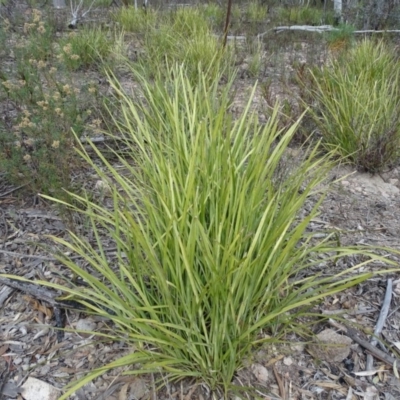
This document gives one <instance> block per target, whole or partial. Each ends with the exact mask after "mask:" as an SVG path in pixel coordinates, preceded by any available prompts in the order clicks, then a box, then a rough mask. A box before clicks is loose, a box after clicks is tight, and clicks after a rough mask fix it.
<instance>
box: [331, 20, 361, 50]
mask: <svg viewBox="0 0 400 400" xmlns="http://www.w3.org/2000/svg"><path fill="white" fill-rule="evenodd" d="M354 31H355V28H354V26H352V25H348V24H341V25H339V26H338V27H337V29H336V30H333V31H330V32H328V33H327V34H326V41H327V43H328V46H329V49H330V50H331V51H333V52H334V53H337V52H340V51H342V50H348V49H349V47H350V46H351V45H353V44H354Z"/></svg>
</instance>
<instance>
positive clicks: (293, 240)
mask: <svg viewBox="0 0 400 400" xmlns="http://www.w3.org/2000/svg"><path fill="white" fill-rule="evenodd" d="M200 69H201V67H200ZM168 75H169V76H172V77H174V79H170V80H169V81H167V82H166V81H165V75H164V73H160V74H159V75H158V76H157V77H156V78H155V80H154V82H152V83H151V82H149V81H148V80H147V78H146V76H145V75H144V76H136V78H137V79H138V81H139V82H140V86H141V90H140V91H138V92H137V96H135V97H134V98H132V97H129V96H128V95H127V94H125V93H124V92H123V91H122V90H121V89H120V85H119V83H118V81H117V80H116V79H115V78H114V77H113V76H111V77H110V81H111V85H112V86H113V88H114V90H115V91H116V92H117V95H118V98H120V99H122V104H121V107H122V114H123V118H122V119H121V120H120V119H116V120H115V121H114V122H115V124H116V126H117V127H118V131H119V133H120V134H121V135H122V139H121V140H122V143H123V145H124V146H123V147H125V148H127V149H128V151H127V153H126V154H124V155H121V154H117V153H116V154H115V155H116V157H118V161H119V163H120V164H122V165H123V166H124V167H125V169H126V171H127V173H125V174H123V175H121V174H120V170H116V169H115V168H114V167H113V166H112V165H111V164H110V163H108V161H107V160H106V159H105V158H104V156H102V154H101V153H100V151H99V150H98V149H96V148H95V147H93V150H94V151H96V153H97V155H98V157H99V158H100V159H101V160H102V162H103V166H102V167H99V166H98V164H96V163H95V162H93V161H91V159H90V157H89V155H88V154H87V153H86V152H85V151H84V150H83V148H82V150H81V154H82V155H83V157H84V158H85V160H86V161H88V162H89V163H90V164H91V165H92V167H93V168H95V169H96V172H97V173H98V174H99V175H100V177H101V178H102V179H104V180H106V181H108V182H109V183H110V186H111V188H112V196H113V199H114V207H113V209H112V210H109V209H106V208H104V207H102V206H99V205H96V204H95V203H92V202H90V201H89V200H87V199H85V198H80V197H78V196H74V197H75V198H76V199H77V200H78V202H80V203H82V204H83V205H84V207H83V209H86V211H84V214H85V215H86V217H87V218H89V219H90V220H91V221H92V227H93V232H94V237H95V238H96V240H95V242H96V243H95V244H94V246H93V247H92V245H90V244H89V243H88V242H86V241H85V240H84V239H82V238H80V237H78V236H75V235H72V239H73V240H72V242H70V243H68V242H66V241H64V240H62V239H59V238H54V240H55V241H56V242H58V243H61V244H63V245H64V246H65V247H66V248H67V249H68V251H70V254H79V255H80V256H81V257H82V258H83V260H84V261H85V262H86V263H87V265H89V269H84V268H81V267H80V266H79V265H78V264H77V263H76V262H74V260H73V259H70V258H68V257H61V258H60V259H61V260H62V261H63V263H64V264H65V265H67V266H68V267H69V268H70V269H71V271H73V272H74V273H75V274H76V275H77V276H80V277H82V278H83V279H84V280H85V281H86V282H87V283H88V285H89V287H85V289H82V288H81V287H79V286H76V287H74V286H73V287H72V288H71V287H69V288H65V287H63V290H64V291H66V292H67V293H70V294H71V295H72V296H73V297H74V298H76V299H77V300H78V301H80V302H82V304H85V305H86V306H87V307H88V308H89V309H91V310H92V312H94V313H95V314H99V315H103V316H105V317H107V318H109V319H110V320H111V321H112V322H113V323H114V324H115V327H113V328H112V330H111V331H110V336H109V337H110V338H114V339H116V340H118V338H122V337H124V338H125V339H124V340H128V341H129V342H130V343H131V344H132V345H133V346H134V347H135V349H136V350H135V351H133V352H132V353H131V354H129V355H128V356H125V357H123V358H122V359H119V360H117V361H115V362H113V363H110V364H108V365H106V366H104V367H102V368H100V369H98V370H95V371H93V372H92V373H90V374H89V375H88V376H87V377H85V378H84V379H83V380H81V381H79V382H78V383H77V385H76V386H74V387H73V388H72V389H71V391H69V392H68V393H66V394H65V395H64V396H63V397H62V399H65V398H67V396H68V394H69V393H72V392H73V391H74V390H76V389H77V388H78V387H79V386H81V385H83V384H85V383H86V382H88V381H89V380H91V379H93V378H95V377H96V376H99V375H101V374H102V373H104V372H105V371H107V370H108V369H111V368H114V367H117V366H134V365H136V366H139V367H138V368H132V369H131V370H130V371H128V372H127V373H128V374H130V373H132V374H141V373H146V372H160V371H162V372H163V373H164V374H165V375H164V376H166V377H167V378H168V379H172V380H175V379H180V378H183V377H192V378H195V379H199V380H202V381H203V382H205V383H206V384H207V385H208V386H209V387H210V389H211V390H215V391H218V392H220V394H222V393H225V394H226V393H228V392H229V391H230V390H234V389H235V387H234V385H233V378H234V374H235V372H236V371H237V370H238V369H239V368H241V367H242V366H243V362H244V360H245V359H246V357H248V356H249V355H250V354H251V350H252V348H253V347H254V346H255V345H257V344H260V343H262V342H264V341H266V342H268V341H270V342H274V341H277V340H279V339H280V338H281V337H282V335H283V334H284V332H285V331H286V329H287V328H289V329H293V326H292V325H291V324H292V323H293V322H294V320H295V318H297V317H299V316H300V315H302V314H304V313H307V309H308V308H307V307H308V306H309V305H310V304H313V303H314V302H316V301H318V300H319V299H321V298H323V297H325V296H327V295H329V294H332V293H336V292H338V291H340V290H343V289H344V288H346V287H349V286H351V285H354V284H356V283H357V282H360V281H362V280H364V279H366V278H367V277H368V276H369V274H368V273H361V274H359V275H349V276H345V275H344V274H345V272H343V273H341V274H338V275H336V276H329V275H326V276H324V277H322V276H321V277H320V276H316V275H315V274H314V273H310V272H308V271H309V270H308V268H309V267H310V266H312V265H314V263H315V264H320V263H321V262H325V263H326V265H327V268H328V265H329V263H331V262H333V260H334V259H335V260H336V259H337V258H340V257H341V256H344V255H347V254H350V253H352V254H354V253H358V252H360V250H355V249H352V248H345V247H342V248H335V247H332V245H331V243H330V242H329V236H328V237H327V238H325V239H322V240H321V239H319V240H317V239H315V238H314V239H313V235H312V233H307V232H306V228H307V225H308V223H309V221H310V220H311V219H312V218H313V217H315V216H316V214H317V209H318V205H319V202H320V201H322V199H323V197H324V194H323V191H322V192H320V191H319V190H317V187H318V186H319V185H321V184H323V182H324V179H325V176H326V172H327V170H328V169H329V168H330V166H331V163H330V162H329V161H328V159H327V158H322V159H321V158H319V159H317V157H316V153H317V149H310V151H309V154H308V157H306V158H305V159H304V160H303V161H302V162H301V163H300V164H299V165H298V168H297V169H296V170H294V171H292V172H291V173H290V174H287V175H285V174H281V175H280V179H277V176H279V172H280V168H281V165H282V164H281V163H282V159H283V158H282V157H283V153H284V150H285V148H286V147H287V145H288V144H289V142H290V140H291V138H292V136H293V134H294V132H295V130H296V128H297V123H296V124H294V125H293V126H291V127H289V128H287V129H285V130H279V129H278V109H275V110H274V112H273V114H272V116H271V118H270V119H269V121H268V122H267V124H266V125H265V126H262V125H260V124H259V122H258V120H257V117H256V116H255V115H253V114H251V113H250V111H249V108H250V104H251V101H252V96H253V94H254V90H253V94H252V95H251V96H250V98H249V101H248V104H247V106H246V109H245V110H244V112H243V114H242V115H241V116H240V117H239V118H238V119H237V120H233V119H232V117H231V115H230V113H229V109H230V105H231V101H230V92H231V85H232V80H230V81H229V82H228V84H227V85H226V86H224V87H221V86H220V85H219V84H218V82H219V80H220V79H221V75H219V76H218V75H217V76H216V79H215V80H214V81H213V82H211V83H210V81H209V80H208V79H207V78H205V77H204V75H202V74H201V73H200V74H199V75H198V80H197V82H196V84H193V83H192V77H191V75H190V74H189V75H188V73H187V70H186V69H185V67H184V66H175V67H173V68H169V70H168ZM132 160H134V163H132ZM105 171H106V172H105ZM110 176H111V177H112V180H113V181H114V182H116V183H115V184H113V183H112V181H111V180H110ZM311 195H314V196H316V198H317V199H319V200H318V201H317V202H316V204H315V206H314V207H313V208H312V209H311V211H310V212H309V214H308V215H307V216H305V217H303V218H299V213H300V210H301V209H302V207H303V206H304V204H305V202H306V201H307V199H308V198H309V197H310V196H311ZM100 230H101V231H102V232H103V234H104V232H107V236H109V237H111V238H112V239H113V240H114V242H115V244H116V246H117V249H118V250H117V261H116V262H112V263H109V262H108V261H107V257H106V256H105V254H104V250H103V247H102V243H101V237H100V233H99V232H100ZM363 254H365V251H363ZM367 262H368V261H367ZM357 268H358V266H355V267H353V268H352V270H355V269H357ZM91 270H93V271H95V273H92V272H91ZM97 276H98V277H97ZM45 284H46V283H45ZM47 285H52V284H48V283H47ZM58 288H61V287H60V286H58ZM293 310H296V312H295V313H291V311H293ZM261 330H263V331H264V332H268V333H270V334H271V336H270V337H269V339H262V338H261V336H260V332H261ZM236 389H237V388H236ZM236 389H235V390H236Z"/></svg>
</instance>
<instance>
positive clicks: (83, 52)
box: [59, 28, 113, 71]
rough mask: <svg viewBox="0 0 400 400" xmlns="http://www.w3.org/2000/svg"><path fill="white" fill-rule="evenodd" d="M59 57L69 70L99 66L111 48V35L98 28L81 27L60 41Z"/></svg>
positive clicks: (108, 54) (110, 51)
mask: <svg viewBox="0 0 400 400" xmlns="http://www.w3.org/2000/svg"><path fill="white" fill-rule="evenodd" d="M60 50H61V51H60V54H59V58H60V61H62V62H63V63H64V64H65V66H66V67H67V68H68V69H69V70H71V71H74V70H78V69H80V68H85V69H87V68H89V67H93V66H99V65H101V63H103V62H104V61H106V59H107V58H108V57H109V56H110V54H111V53H112V50H113V40H112V38H111V35H110V34H109V33H108V32H106V31H104V30H102V29H100V28H83V29H81V30H79V31H78V32H71V33H70V34H69V35H68V37H67V38H64V39H62V40H61V41H60Z"/></svg>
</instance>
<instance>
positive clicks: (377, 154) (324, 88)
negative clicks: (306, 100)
mask: <svg viewBox="0 0 400 400" xmlns="http://www.w3.org/2000/svg"><path fill="white" fill-rule="evenodd" d="M311 83H312V86H311V89H310V90H308V91H307V93H308V94H309V95H311V99H312V100H311V101H312V102H314V103H313V106H312V115H313V117H314V120H315V121H316V123H317V124H318V128H319V130H320V132H321V134H322V136H323V139H324V143H325V146H326V147H327V148H329V149H330V150H332V149H336V151H337V153H338V154H340V155H341V156H343V157H346V158H348V159H349V160H351V161H352V162H353V163H354V164H355V165H356V166H357V167H358V168H359V169H361V170H365V171H370V172H379V171H382V170H383V169H384V168H387V167H388V166H391V165H394V164H395V163H396V162H397V161H398V158H399V155H400V151H399V149H400V113H399V109H400V67H399V64H398V61H397V59H396V57H395V55H394V54H393V52H392V51H391V50H390V49H389V48H388V47H386V46H385V45H384V44H383V42H375V41H369V40H365V41H363V42H362V43H360V44H359V45H358V46H356V47H354V48H353V49H351V50H350V51H348V52H346V53H343V54H342V56H341V57H339V58H338V59H336V60H332V61H331V62H330V64H329V65H327V66H326V67H324V68H322V69H314V70H313V71H312V72H311Z"/></svg>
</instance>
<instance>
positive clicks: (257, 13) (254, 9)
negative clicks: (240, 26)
mask: <svg viewBox="0 0 400 400" xmlns="http://www.w3.org/2000/svg"><path fill="white" fill-rule="evenodd" d="M267 14H268V6H267V5H265V4H261V3H260V2H259V1H254V0H253V1H250V2H249V3H248V4H247V7H246V9H245V18H246V20H248V21H252V22H263V21H264V20H265V19H266V18H267Z"/></svg>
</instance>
